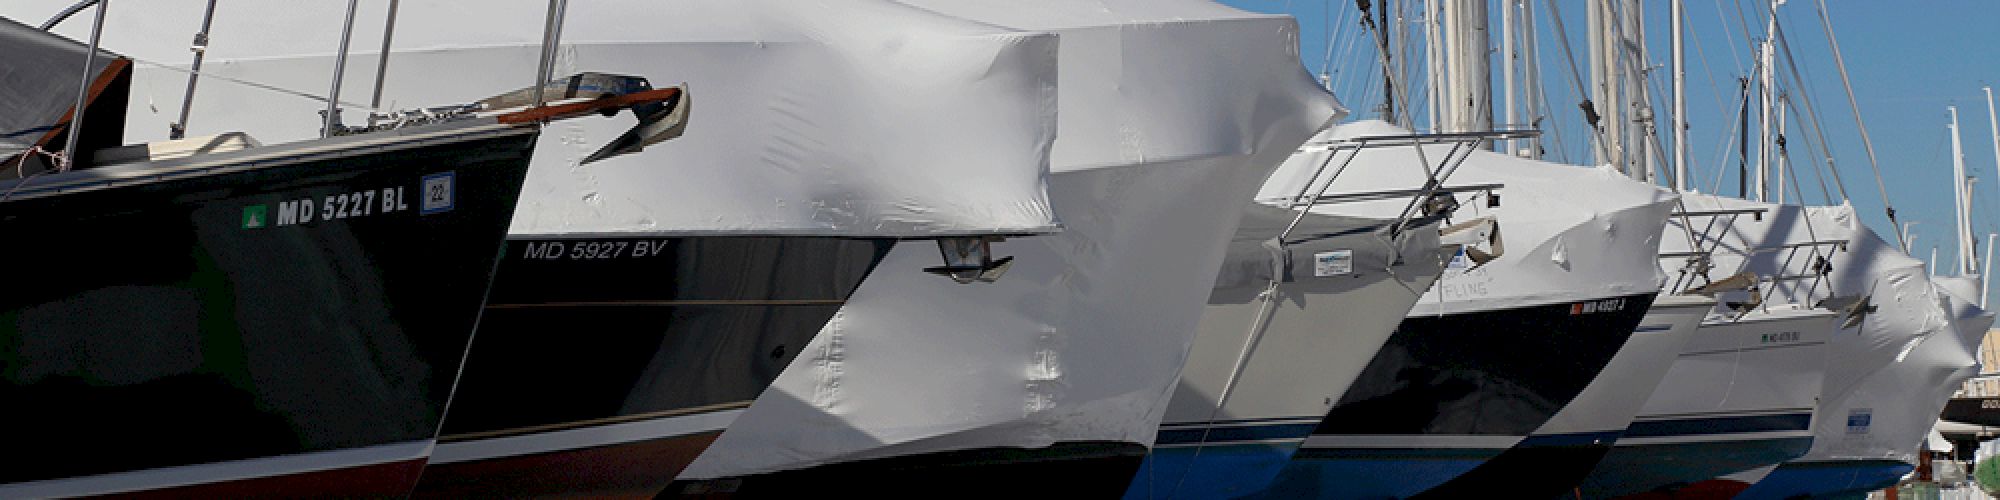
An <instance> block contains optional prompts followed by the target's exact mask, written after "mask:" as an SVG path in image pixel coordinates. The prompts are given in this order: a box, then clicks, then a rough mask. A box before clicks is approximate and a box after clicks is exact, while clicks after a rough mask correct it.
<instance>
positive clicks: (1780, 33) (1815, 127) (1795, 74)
mask: <svg viewBox="0 0 2000 500" xmlns="http://www.w3.org/2000/svg"><path fill="white" fill-rule="evenodd" d="M1775 26H1777V27H1778V29H1777V33H1776V35H1775V36H1777V37H1778V47H1780V48H1782V49H1783V54H1784V56H1785V67H1786V69H1789V70H1791V75H1792V90H1793V91H1794V92H1793V95H1794V96H1797V97H1798V99H1793V100H1788V101H1786V102H1785V105H1786V106H1791V107H1795V109H1793V111H1792V114H1799V112H1798V110H1797V109H1796V107H1798V106H1800V105H1801V104H1800V103H1798V102H1794V101H1805V102H1804V103H1803V107H1804V108H1805V111H1806V112H1805V113H1804V114H1803V115H1801V116H1803V117H1805V118H1806V120H1805V121H1806V125H1808V126H1809V127H1807V128H1811V129H1812V132H1813V134H1814V135H1816V136H1818V137H1819V144H1820V147H1821V148H1822V149H1824V150H1825V152H1826V164H1825V165H1824V167H1825V168H1826V169H1827V173H1828V174H1830V175H1832V176H1833V186H1834V187H1835V188H1837V189H1839V190H1840V200H1841V201H1842V202H1846V201H1847V200H1848V196H1847V183H1846V182H1844V181H1842V180H1841V178H1840V169H1839V168H1838V167H1837V166H1836V165H1835V164H1834V157H1833V150H1832V149H1830V148H1827V144H1826V134H1825V133H1824V131H1823V130H1821V128H1820V126H1819V112H1818V110H1816V109H1815V108H1814V107H1813V99H1812V94H1811V93H1809V92H1804V91H1802V89H1805V88H1806V82H1807V81H1808V80H1806V79H1805V77H1804V76H1803V75H1800V74H1799V64H1798V60H1797V59H1794V58H1793V57H1792V46H1791V43H1789V42H1787V39H1786V37H1785V27H1784V25H1783V24H1776V25H1775ZM1802 130H1803V128H1802ZM1810 143H1811V141H1808V145H1810Z"/></svg>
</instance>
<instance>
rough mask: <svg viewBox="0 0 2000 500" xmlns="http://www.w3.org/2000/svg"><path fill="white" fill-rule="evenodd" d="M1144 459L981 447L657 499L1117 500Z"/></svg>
mask: <svg viewBox="0 0 2000 500" xmlns="http://www.w3.org/2000/svg"><path fill="white" fill-rule="evenodd" d="M1145 459H1146V447H1145V446H1144V445H1140V444H1138V443H1125V442H1064V443H1056V444H1055V445H1052V446H1049V447H1047V448H1034V449H1024V448H984V449H976V450H961V451H949V452H939V453H926V454H919V455H905V456H897V457H890V458H878V459H873V460H857V461H852V462H841V463H835V464H830V465H822V466H818V467H810V468H805V469H799V470H790V471H783V472H774V473H769V474H759V475H754V476H745V477H739V478H729V479H718V480H709V481H676V482H674V485H673V487H671V488H668V490H667V493H666V494H665V495H662V496H670V497H676V496H677V497H691V496H722V497H731V498H809V497H816V496H826V495H828V494H843V493H845V494H860V495H867V496H873V497H922V496H969V497H977V498H1038V497H1045V496H1050V495H1057V496H1061V497H1064V498H1118V497H1120V496H1122V495H1124V494H1125V489H1126V487H1127V486H1130V485H1131V483H1132V475H1133V474H1134V473H1137V472H1138V470H1139V464H1140V463H1142V462H1144V461H1145Z"/></svg>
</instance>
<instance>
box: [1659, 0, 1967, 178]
mask: <svg viewBox="0 0 2000 500" xmlns="http://www.w3.org/2000/svg"><path fill="white" fill-rule="evenodd" d="M1685 2H1686V0H1674V3H1673V10H1672V14H1670V15H1671V16H1672V17H1673V26H1674V28H1673V29H1674V37H1673V38H1674V55H1673V59H1674V61H1673V65H1674V67H1673V70H1672V71H1673V73H1674V91H1673V92H1674V146H1673V147H1674V156H1673V158H1674V179H1673V186H1674V190H1675V191H1687V190H1688V185H1687V174H1688V168H1687V152H1688V145H1687V142H1688V138H1687V128H1688V126H1687V53H1686V44H1685V42H1686V40H1685V38H1686V36H1687V31H1686V26H1683V25H1682V24H1681V23H1682V20H1681V18H1682V17H1685V16H1684V15H1683V10H1684V9H1685V8H1686V6H1685V5H1683V4H1684V3H1685ZM1994 146H1995V149H1996V151H2000V142H1995V143H1994Z"/></svg>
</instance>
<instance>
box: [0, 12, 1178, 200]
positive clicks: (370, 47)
mask: <svg viewBox="0 0 2000 500" xmlns="http://www.w3.org/2000/svg"><path fill="white" fill-rule="evenodd" d="M27 3H28V2H12V3H8V4H4V5H0V15H5V16H7V17H11V18H14V19H24V20H30V21H28V22H39V21H40V20H41V19H43V18H45V17H46V16H48V15H49V13H51V12H54V11H55V10H57V9H59V8H61V7H63V6H65V5H67V4H68V2H34V5H32V6H30V5H26V4H27ZM363 3H364V4H368V5H367V8H364V9H362V10H361V11H360V13H359V14H358V15H357V16H356V17H357V19H356V21H355V29H354V34H353V39H354V43H353V49H352V51H351V52H352V53H353V56H352V57H350V58H349V59H348V61H347V65H346V72H345V75H346V78H345V85H344V86H343V88H344V91H343V93H342V94H341V100H342V101H345V102H349V103H356V102H358V103H364V104H350V105H348V106H346V109H347V113H345V115H344V118H345V121H346V122H347V123H349V124H359V123H361V122H362V121H363V120H364V119H365V117H366V113H365V109H364V108H365V103H367V102H368V101H369V99H370V95H371V93H372V91H373V85H374V79H375V73H376V71H375V68H376V63H377V61H378V58H377V57H376V52H377V50H378V48H377V47H379V45H378V43H379V41H380V40H381V36H382V31H383V26H384V21H385V19H386V16H385V14H386V10H385V9H386V6H385V5H386V2H363ZM205 4H206V2H205V1H200V0H148V1H145V2H118V3H115V4H114V5H112V7H111V9H110V11H109V19H108V26H107V27H106V32H105V42H104V45H105V47H107V48H110V49H112V50H118V51H121V52H123V53H126V54H130V55H132V56H133V57H134V58H135V59H138V60H139V61H141V64H140V70H139V71H138V72H137V74H136V75H135V80H134V84H133V96H132V99H131V118H130V120H129V121H128V122H127V124H128V127H129V128H128V130H129V132H128V136H129V137H131V138H134V139H142V140H143V139H151V138H159V137H161V136H163V135H164V134H166V132H167V130H168V124H169V123H171V122H173V121H174V120H176V119H177V118H178V112H179V107H180V102H181V96H182V93H183V90H184V89H185V85H186V80H187V76H186V75H185V74H184V73H182V72H179V71H171V70H167V69H164V68H161V67H159V66H158V65H159V64H168V65H173V66H176V67H182V66H184V65H185V64H187V63H188V62H189V61H190V59H189V54H188V52H187V46H186V45H183V43H184V41H186V40H187V39H188V37H189V35H190V34H192V33H194V32H195V31H197V30H198V29H199V27H200V25H201V14H202V10H203V7H204V5H205ZM345 6H346V2H326V1H317V0H268V1H256V2H222V3H221V4H220V5H219V6H218V7H217V9H216V12H215V21H214V27H213V29H212V35H211V37H210V39H211V43H210V45H209V47H208V59H207V61H206V62H205V63H204V66H203V72H204V73H206V74H208V75H211V76H217V77H227V78H231V79H239V80H243V81H250V82H256V83H258V84H261V85H267V86H273V87H278V88H282V89H288V90H291V91H295V92H299V93H309V94H314V95H321V94H324V93H325V92H326V90H327V88H328V82H330V81H331V75H332V68H333V58H332V57H331V56H330V54H332V53H334V52H335V51H336V48H337V47H338V42H339V39H340V29H341V19H342V16H343V15H344V10H345ZM546 10H547V2H543V1H540V0H433V1H423V2H402V5H401V9H400V12H399V13H398V16H397V18H396V26H397V28H396V30H395V32H394V34H395V43H394V49H393V51H392V57H390V60H389V66H388V72H387V75H388V78H387V80H386V82H385V88H384V91H383V95H382V102H383V103H384V107H392V108H393V107H398V106H400V107H403V108H411V107H420V106H435V105H441V104H451V103H465V102H472V101H474V100H476V99H479V98H483V97H486V96H489V95H494V94H498V93H501V92H506V91H511V90H514V89H519V88H523V87H529V86H531V85H532V84H533V80H534V75H535V72H536V67H537V53H538V52H539V50H540V44H541V35H542V28H541V25H542V23H543V20H544V16H545V12H546ZM86 14H87V13H86ZM89 24H90V23H89V19H88V16H87V15H79V16H76V17H75V18H73V19H72V20H70V21H69V22H67V23H65V24H63V25H62V26H60V27H59V30H58V31H59V32H61V33H65V34H69V35H71V36H76V35H77V34H79V33H84V34H87V33H88V29H89ZM562 35H563V43H562V48H561V52H560V60H559V61H558V63H557V65H556V69H557V71H555V76H556V77H558V78H560V77H563V76H566V75H569V74H572V73H575V72H578V71H599V72H608V73H622V74H630V75H638V76H644V77H648V78H651V79H653V81H654V84H655V86H662V87H663V86H667V85H674V84H678V83H682V82H685V85H686V86H687V87H688V89H689V90H690V93H689V94H690V96H691V104H690V107H689V108H688V110H689V115H688V127H687V132H686V135H684V136H682V137H680V138H678V139H676V140H673V141H669V142H666V143H662V144H657V145H654V146H650V147H648V148H647V149H646V151H644V152H642V153H638V154H633V155H627V156H623V157H617V158H612V159H608V160H605V161H602V162H596V163H592V164H589V165H579V160H581V159H582V158H584V157H585V156H586V155H588V154H590V153H591V152H592V151H595V150H596V149H597V148H598V147H600V146H602V145H603V144H604V143H605V142H606V141H608V140H610V139H612V138H614V137H616V136H617V135H618V134H619V133H620V132H623V131H624V129H625V128H628V127H630V126H631V124H632V122H630V121H626V120H574V121H568V122H563V123H561V124H558V125H554V126H552V127H550V128H549V130H547V131H546V132H545V133H544V134H543V136H542V140H541V143H540V145H539V147H538V148H537V151H536V155H535V163H534V165H533V168H532V170H531V171H530V173H529V175H528V182H527V187H526V188H524V190H523V193H522V195H521V204H520V209H519V210H518V211H516V214H515V219H514V224H513V227H512V234H513V235H514V236H515V237H517V238H518V237H558V236H584V235H611V234H632V233H644V234H659V235H680V234H721V235H727V234H762V235H768V234H789V235H839V236H881V237H929V236H937V235H951V234H967V233H981V234H992V233H1000V234H1026V233H1045V232H1050V231H1053V230H1055V229H1056V228H1057V223H1056V221H1055V220H1054V219H1053V215H1052V213H1051V211H1050V210H1049V206H1048V199H1047V197H1046V192H1045V180H1046V176H1047V173H1048V172H1047V165H1048V155H1049V148H1050V146H1051V142H1052V141H1053V139H1054V136H1055V99H1056V87H1055V83H1056V81H1055V80H1056V74H1055V66H1056V39H1055V37H1054V36H1052V35H1048V34H1045V33H1037V32H1032V31H1020V30H1014V29H1008V28H1002V27H999V26H995V25H991V24H984V23H976V22H968V21H966V20H962V19H956V18H953V17H950V16H943V15H938V14H935V13H932V12H928V11H925V10H923V9H919V8H913V7H910V6H907V5H901V4H898V3H896V2H892V1H886V0H829V1H819V2H792V1H783V0H674V1H660V0H593V1H590V2H573V3H572V4H571V6H570V7H569V11H568V18H567V23H566V25H565V28H564V29H563V31H562ZM148 63H153V64H148ZM1133 97H1135V98H1143V97H1144V96H1133ZM324 107H325V104H324V101H319V100H312V99H307V98H303V97H301V96H299V95H293V94H288V93H281V92H275V91H269V90H264V89H259V88H254V87H250V86H246V85H243V84H240V83H235V82H233V81H225V80H222V79H217V78H205V79H204V80H203V82H202V83H201V87H200V88H199V90H198V92H197V94H196V98H195V101H194V108H193V116H192V117H191V120H190V122H191V123H190V128H191V130H190V133H191V134H193V135H201V134H208V133H215V132H218V131H230V130H240V131H247V132H249V133H251V134H252V135H254V136H256V137H258V138H260V139H262V140H263V141H264V142H266V143H271V142H280V141H288V140H296V139H304V138H311V137H316V136H317V135H318V133H319V129H320V122H319V115H318V112H319V111H320V110H322V109H324ZM1113 137H1123V136H1118V135H1116V134H1114V135H1113ZM1175 139H1179V138H1178V137H1176V138H1175ZM1204 146H1206V145H1204Z"/></svg>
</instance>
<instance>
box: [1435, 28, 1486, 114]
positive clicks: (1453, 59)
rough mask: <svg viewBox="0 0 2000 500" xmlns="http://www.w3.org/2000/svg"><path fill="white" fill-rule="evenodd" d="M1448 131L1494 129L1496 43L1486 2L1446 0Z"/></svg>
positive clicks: (1445, 96)
mask: <svg viewBox="0 0 2000 500" xmlns="http://www.w3.org/2000/svg"><path fill="white" fill-rule="evenodd" d="M1442 21H1443V27H1442V28H1443V31H1444V41H1445V42H1446V44H1445V50H1444V53H1445V55H1446V60H1445V68H1446V78H1445V82H1446V85H1445V88H1446V89H1447V90H1446V92H1445V94H1444V99H1445V101H1444V104H1445V107H1444V110H1443V119H1444V128H1443V131H1445V132H1486V131H1490V130H1493V94H1492V90H1493V83H1492V82H1493V63H1492V59H1491V56H1490V55H1489V54H1490V52H1491V51H1490V48H1491V46H1492V43H1491V41H1490V39H1489V38H1488V37H1487V32H1486V31H1487V15H1486V2H1485V1H1483V0H1481V1H1474V2H1460V1H1446V2H1444V18H1443V19H1442Z"/></svg>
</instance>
